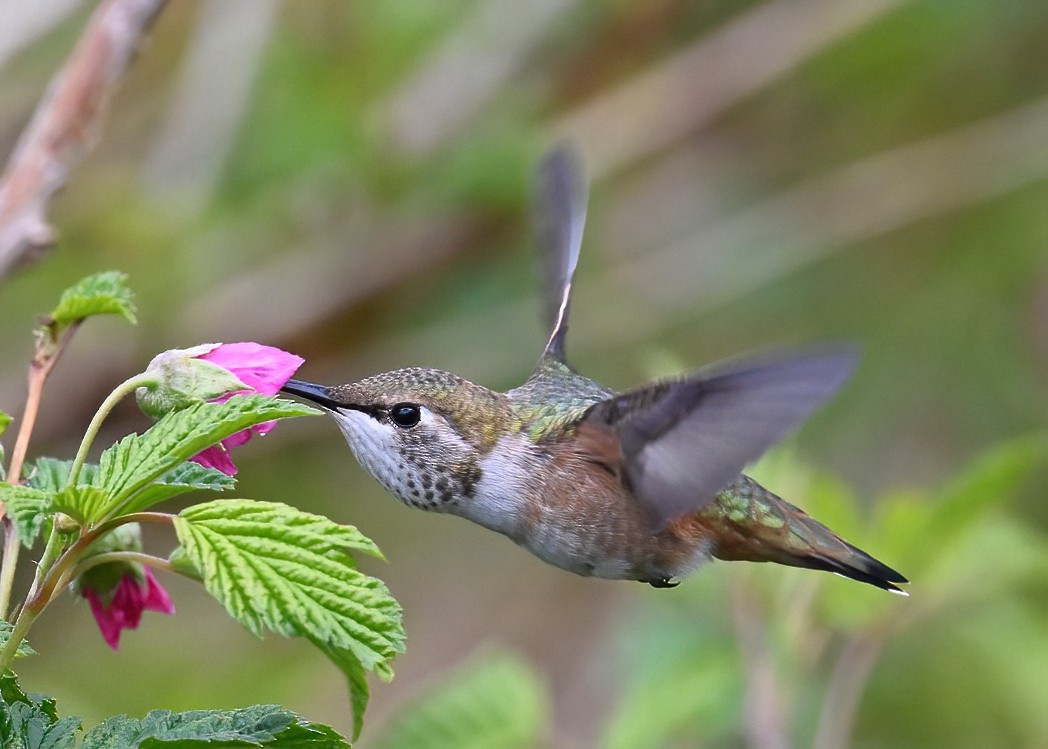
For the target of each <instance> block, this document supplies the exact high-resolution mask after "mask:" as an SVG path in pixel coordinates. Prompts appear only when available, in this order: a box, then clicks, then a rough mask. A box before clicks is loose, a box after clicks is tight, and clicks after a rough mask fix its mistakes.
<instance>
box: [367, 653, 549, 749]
mask: <svg viewBox="0 0 1048 749" xmlns="http://www.w3.org/2000/svg"><path fill="white" fill-rule="evenodd" d="M548 702H549V697H548V695H547V693H546V688H545V686H544V685H543V684H542V682H541V681H540V680H539V678H538V677H537V676H536V674H535V672H534V671H533V670H532V669H531V668H530V667H529V666H528V665H527V664H526V663H524V662H523V661H521V660H519V659H517V658H514V657H511V656H508V655H495V656H488V657H486V658H483V659H481V660H479V661H477V662H476V663H473V664H471V665H469V666H467V667H466V668H464V669H462V670H460V671H459V672H457V673H455V674H453V675H451V676H449V677H448V679H447V680H446V681H445V682H444V683H443V684H442V685H441V686H440V687H438V688H435V689H432V690H430V692H429V693H428V694H425V695H423V696H422V697H420V698H419V699H418V700H417V701H416V702H415V703H414V704H413V705H410V706H408V707H407V708H406V709H405V710H404V711H403V712H401V713H399V714H398V715H397V717H396V719H395V720H394V721H393V722H392V723H391V725H390V726H389V727H388V728H387V729H386V730H385V731H384V732H383V733H382V734H381V735H380V736H379V737H378V739H376V740H375V741H374V742H372V743H371V744H369V746H371V747H372V748H373V749H489V747H499V749H534V748H536V747H540V746H542V745H543V744H542V737H543V735H544V734H545V733H546V724H547V719H548V716H547V712H548Z"/></svg>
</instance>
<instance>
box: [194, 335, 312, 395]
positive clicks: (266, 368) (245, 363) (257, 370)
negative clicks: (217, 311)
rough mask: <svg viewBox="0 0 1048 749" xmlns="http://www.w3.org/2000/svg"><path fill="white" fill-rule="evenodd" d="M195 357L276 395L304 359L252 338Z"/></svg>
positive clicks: (260, 391)
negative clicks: (254, 341)
mask: <svg viewBox="0 0 1048 749" xmlns="http://www.w3.org/2000/svg"><path fill="white" fill-rule="evenodd" d="M198 358H200V359H203V360H204V361H209V362H211V363H212V364H217V365H219V366H220V367H224V368H226V369H228V370H229V371H230V372H232V373H233V374H234V375H236V377H237V378H238V379H239V380H240V381H241V382H243V383H244V384H245V385H247V386H248V387H250V388H252V389H254V390H256V391H257V392H259V393H263V394H264V395H276V394H277V393H278V392H279V391H280V388H281V386H283V384H284V383H285V382H287V381H288V379H289V378H290V377H291V375H293V374H294V373H295V370H297V369H298V368H299V367H301V366H302V363H303V361H305V360H304V359H303V358H302V357H300V356H295V355H294V354H289V353H288V352H286V351H281V350H280V349H278V348H275V347H273V346H263V345H261V344H259V343H252V342H245V343H223V344H221V345H220V346H218V347H216V348H214V349H212V350H211V351H208V352H207V353H206V354H203V355H202V356H200V357H198Z"/></svg>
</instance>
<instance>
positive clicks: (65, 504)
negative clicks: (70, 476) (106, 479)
mask: <svg viewBox="0 0 1048 749" xmlns="http://www.w3.org/2000/svg"><path fill="white" fill-rule="evenodd" d="M112 503H113V502H112V497H111V496H110V495H109V494H108V493H106V492H105V491H103V490H102V489H99V488H98V487H97V486H87V485H86V484H77V485H76V486H69V487H66V488H65V489H63V490H62V491H60V492H58V494H56V495H55V500H54V509H56V510H58V511H59V512H64V513H66V514H67V515H70V516H72V517H74V518H76V520H77V522H79V523H81V524H82V525H89V524H90V523H92V522H93V521H94V520H95V519H96V518H100V517H102V516H103V515H104V514H105V510H106V508H107V507H109V506H110V505H112Z"/></svg>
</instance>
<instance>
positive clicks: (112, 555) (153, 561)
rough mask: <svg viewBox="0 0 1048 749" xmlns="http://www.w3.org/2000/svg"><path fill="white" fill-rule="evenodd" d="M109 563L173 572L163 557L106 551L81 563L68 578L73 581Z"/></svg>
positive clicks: (132, 552)
mask: <svg viewBox="0 0 1048 749" xmlns="http://www.w3.org/2000/svg"><path fill="white" fill-rule="evenodd" d="M110 562H138V563H139V564H144V565H146V566H147V567H156V568H157V569H159V570H167V571H168V572H174V568H173V567H172V566H171V562H169V561H167V560H166V559H164V558H163V557H155V556H153V555H152V554H146V553H144V552H141V551H107V552H105V553H104V554H95V555H94V556H92V557H90V558H88V559H85V560H84V561H82V562H81V563H80V564H78V565H77V566H76V567H75V568H74V569H73V573H72V574H71V575H70V578H72V579H74V580H75V579H76V578H78V577H80V576H81V575H82V574H84V573H85V572H87V571H88V570H89V569H91V568H92V567H97V566H98V565H100V564H109V563H110Z"/></svg>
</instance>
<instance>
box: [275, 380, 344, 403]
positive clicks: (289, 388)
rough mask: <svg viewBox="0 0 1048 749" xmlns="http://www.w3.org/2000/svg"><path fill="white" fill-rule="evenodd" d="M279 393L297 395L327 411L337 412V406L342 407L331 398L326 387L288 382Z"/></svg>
mask: <svg viewBox="0 0 1048 749" xmlns="http://www.w3.org/2000/svg"><path fill="white" fill-rule="evenodd" d="M280 391H281V392H283V393H289V394H290V395H297V396H298V397H299V398H302V399H304V400H307V401H310V402H311V403H315V404H317V405H318V406H320V407H321V408H326V409H327V410H328V411H337V410H338V408H339V406H340V405H342V404H340V403H339V402H338V401H336V400H334V399H332V398H331V395H330V392H331V390H330V388H328V386H327V385H317V384H316V383H313V382H306V381H305V380H288V381H287V382H286V383H284V387H282V388H280Z"/></svg>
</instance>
